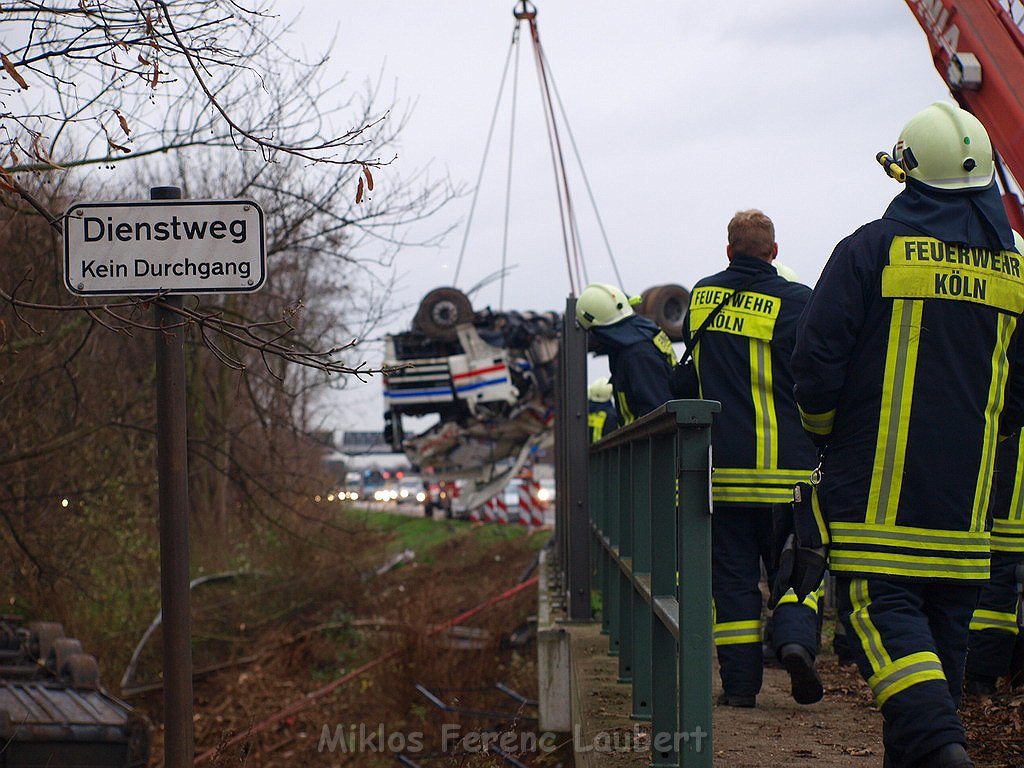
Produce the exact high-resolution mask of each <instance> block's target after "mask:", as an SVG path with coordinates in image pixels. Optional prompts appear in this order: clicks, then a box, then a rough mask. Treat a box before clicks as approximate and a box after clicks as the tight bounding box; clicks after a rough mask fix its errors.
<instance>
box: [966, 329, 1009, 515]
mask: <svg viewBox="0 0 1024 768" xmlns="http://www.w3.org/2000/svg"><path fill="white" fill-rule="evenodd" d="M1016 326H1017V320H1016V318H1014V317H1010V316H1009V315H1004V314H1002V313H1000V315H999V319H998V321H997V323H996V343H995V348H994V349H993V350H992V378H991V379H990V380H989V388H988V402H987V404H986V406H985V436H984V438H983V442H982V454H981V466H980V468H979V469H978V480H977V483H976V485H975V491H974V512H973V514H972V515H971V530H972V531H981V530H984V528H985V515H986V513H987V512H988V501H989V496H990V495H991V493H992V469H993V467H994V466H995V463H996V447H997V446H998V440H999V412H1000V411H1001V410H1002V409H1003V389H1004V388H1005V387H1006V378H1007V376H1008V375H1009V368H1010V366H1009V363H1008V362H1007V360H1006V348H1007V347H1008V346H1009V343H1010V337H1011V336H1012V335H1013V329H1014V328H1016Z"/></svg>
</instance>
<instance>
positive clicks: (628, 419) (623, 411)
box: [615, 392, 636, 424]
mask: <svg viewBox="0 0 1024 768" xmlns="http://www.w3.org/2000/svg"><path fill="white" fill-rule="evenodd" d="M615 394H616V395H617V396H618V398H619V415H620V416H622V423H623V424H631V423H633V422H634V421H636V416H634V415H633V412H632V411H631V410H629V402H628V401H627V400H626V393H625V392H616V393H615Z"/></svg>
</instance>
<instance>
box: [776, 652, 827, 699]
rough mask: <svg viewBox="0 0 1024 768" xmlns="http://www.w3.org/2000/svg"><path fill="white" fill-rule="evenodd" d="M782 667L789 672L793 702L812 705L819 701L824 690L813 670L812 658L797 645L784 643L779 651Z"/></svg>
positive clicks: (816, 673) (815, 671)
mask: <svg viewBox="0 0 1024 768" xmlns="http://www.w3.org/2000/svg"><path fill="white" fill-rule="evenodd" d="M779 658H780V659H781V660H782V666H784V667H785V668H786V671H787V672H789V679H790V683H791V685H792V689H791V690H792V693H793V700H794V701H796V703H797V704H814V703H815V702H816V701H821V697H822V696H824V694H825V689H824V688H823V687H822V685H821V678H820V677H818V672H817V670H816V669H815V668H814V658H813V657H812V656H811V654H810V653H808V652H807V649H806V648H804V647H803V646H802V645H800V644H799V643H786V645H784V646H782V647H781V648H780V649H779Z"/></svg>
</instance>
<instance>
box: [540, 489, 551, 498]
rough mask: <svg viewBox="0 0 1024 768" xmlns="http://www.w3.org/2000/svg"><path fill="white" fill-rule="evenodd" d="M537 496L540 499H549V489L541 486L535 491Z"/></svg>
mask: <svg viewBox="0 0 1024 768" xmlns="http://www.w3.org/2000/svg"><path fill="white" fill-rule="evenodd" d="M537 498H538V499H540V500H541V501H550V500H551V491H549V490H548V489H547V488H541V489H540V490H539V491H537Z"/></svg>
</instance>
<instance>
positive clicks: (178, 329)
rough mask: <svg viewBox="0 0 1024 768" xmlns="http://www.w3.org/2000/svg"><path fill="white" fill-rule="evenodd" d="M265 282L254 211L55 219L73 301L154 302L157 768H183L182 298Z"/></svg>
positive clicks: (71, 214)
mask: <svg viewBox="0 0 1024 768" xmlns="http://www.w3.org/2000/svg"><path fill="white" fill-rule="evenodd" d="M265 278H266V236H265V233H264V216H263V211H262V209H261V208H260V207H259V205H257V204H256V203H254V202H253V201H251V200H182V199H181V190H180V189H179V188H178V187H154V188H153V189H151V190H150V199H149V200H148V201H136V202H113V203H96V202H85V203H75V204H74V205H72V206H71V207H70V208H68V211H67V213H66V214H65V215H64V285H65V286H66V287H67V289H68V290H69V291H70V292H71V293H73V294H75V295H76V296H94V295H98V296H116V295H131V296H147V295H148V296H152V295H158V296H160V300H159V301H157V302H155V303H154V313H155V316H154V320H155V327H156V328H157V329H158V332H157V336H156V433H157V437H156V440H157V471H158V474H159V481H160V491H159V515H160V604H161V614H162V619H163V621H162V623H163V639H164V644H163V645H164V653H163V673H164V674H163V677H164V679H163V683H164V729H165V730H164V766H165V767H166V768H191V766H192V764H193V760H194V755H195V741H194V730H193V725H192V616H191V608H190V593H189V541H188V513H189V503H188V444H187V431H186V430H187V428H186V423H187V421H186V419H187V413H186V408H185V322H184V317H183V315H182V313H181V308H182V298H181V296H182V294H186V293H187V294H198V293H251V292H253V291H256V290H258V289H259V288H260V286H261V285H262V284H263V281H264V280H265Z"/></svg>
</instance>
